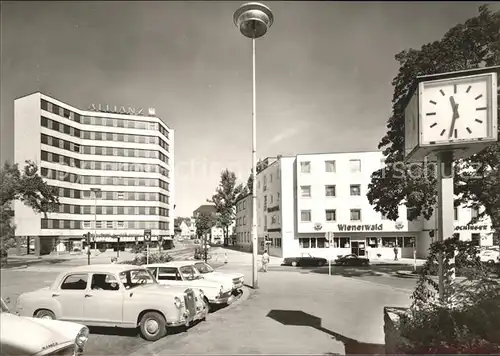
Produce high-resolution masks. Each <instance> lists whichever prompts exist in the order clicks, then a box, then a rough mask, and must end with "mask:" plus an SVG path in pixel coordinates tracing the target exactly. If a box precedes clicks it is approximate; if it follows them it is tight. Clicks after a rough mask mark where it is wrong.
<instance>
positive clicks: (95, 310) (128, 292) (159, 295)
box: [17, 264, 208, 341]
mask: <svg viewBox="0 0 500 356" xmlns="http://www.w3.org/2000/svg"><path fill="white" fill-rule="evenodd" d="M17 311H18V312H19V313H20V315H22V316H28V317H36V318H43V319H59V320H67V321H72V322H79V323H82V324H84V325H87V326H104V327H121V328H137V327H138V328H139V330H140V333H141V336H142V337H143V338H144V339H146V340H148V341H156V340H158V339H160V338H162V337H163V336H165V335H166V334H167V328H169V327H177V326H186V327H188V326H189V325H190V324H191V323H192V322H193V321H195V320H203V319H205V318H206V315H207V313H208V307H207V305H206V303H205V296H204V295H203V292H202V291H200V290H199V289H192V288H188V289H186V288H185V287H183V286H178V287H176V286H163V285H160V284H158V282H157V280H156V278H155V277H154V276H153V275H152V274H151V272H149V271H148V270H147V269H146V268H144V267H139V266H134V265H126V264H103V265H88V266H79V267H74V268H71V269H69V270H68V271H66V272H62V273H60V274H59V275H58V276H57V277H56V279H55V281H54V282H53V283H52V285H51V286H50V287H45V288H42V289H39V290H36V291H33V292H28V293H23V294H21V295H20V296H19V298H18V301H17Z"/></svg>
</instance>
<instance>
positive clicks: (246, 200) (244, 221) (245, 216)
mask: <svg viewBox="0 0 500 356" xmlns="http://www.w3.org/2000/svg"><path fill="white" fill-rule="evenodd" d="M234 223H235V227H234V233H235V235H236V241H234V242H233V244H234V245H236V246H238V247H240V248H241V249H243V250H247V251H250V250H251V246H252V194H251V193H250V194H246V195H244V196H242V197H240V198H239V199H238V201H237V202H236V218H235V220H234Z"/></svg>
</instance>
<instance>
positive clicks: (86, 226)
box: [83, 221, 90, 229]
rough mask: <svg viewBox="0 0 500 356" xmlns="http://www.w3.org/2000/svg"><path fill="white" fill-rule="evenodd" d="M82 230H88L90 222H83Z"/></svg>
mask: <svg viewBox="0 0 500 356" xmlns="http://www.w3.org/2000/svg"><path fill="white" fill-rule="evenodd" d="M83 228H84V229H90V221H84V222H83Z"/></svg>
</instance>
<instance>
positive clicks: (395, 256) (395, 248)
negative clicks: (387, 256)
mask: <svg viewBox="0 0 500 356" xmlns="http://www.w3.org/2000/svg"><path fill="white" fill-rule="evenodd" d="M397 260H398V246H397V245H396V246H394V261H397Z"/></svg>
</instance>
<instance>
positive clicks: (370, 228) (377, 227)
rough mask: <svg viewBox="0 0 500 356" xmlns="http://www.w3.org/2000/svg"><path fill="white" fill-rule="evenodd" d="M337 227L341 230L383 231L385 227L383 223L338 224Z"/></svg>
mask: <svg viewBox="0 0 500 356" xmlns="http://www.w3.org/2000/svg"><path fill="white" fill-rule="evenodd" d="M337 229H338V230H339V231H382V230H383V229H384V225H383V224H371V225H370V224H367V225H349V224H337Z"/></svg>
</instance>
